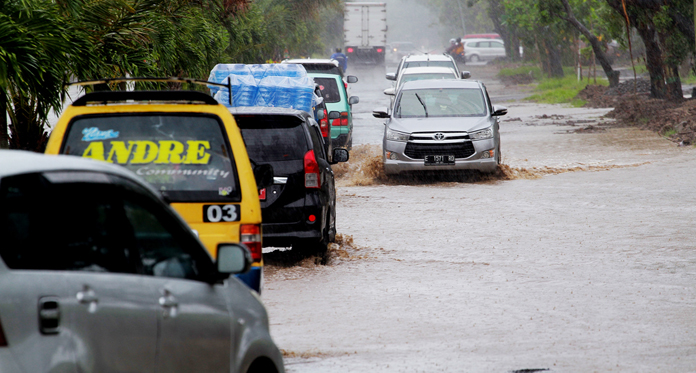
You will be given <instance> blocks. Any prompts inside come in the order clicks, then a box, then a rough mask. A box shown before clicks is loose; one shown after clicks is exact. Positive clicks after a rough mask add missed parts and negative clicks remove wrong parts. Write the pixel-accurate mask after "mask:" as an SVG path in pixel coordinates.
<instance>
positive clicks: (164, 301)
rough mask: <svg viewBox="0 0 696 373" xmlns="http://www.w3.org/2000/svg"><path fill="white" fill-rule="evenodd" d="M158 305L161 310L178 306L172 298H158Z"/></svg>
mask: <svg viewBox="0 0 696 373" xmlns="http://www.w3.org/2000/svg"><path fill="white" fill-rule="evenodd" d="M159 304H160V306H162V307H163V308H171V307H177V306H178V305H179V302H177V301H176V299H174V297H173V296H171V295H170V296H168V297H160V299H159Z"/></svg>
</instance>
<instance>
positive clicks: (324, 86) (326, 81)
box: [314, 78, 341, 103]
mask: <svg viewBox="0 0 696 373" xmlns="http://www.w3.org/2000/svg"><path fill="white" fill-rule="evenodd" d="M314 81H315V82H316V83H317V84H319V89H321V96H322V97H324V102H327V103H334V102H341V93H340V92H339V91H338V84H337V83H336V79H335V78H314Z"/></svg>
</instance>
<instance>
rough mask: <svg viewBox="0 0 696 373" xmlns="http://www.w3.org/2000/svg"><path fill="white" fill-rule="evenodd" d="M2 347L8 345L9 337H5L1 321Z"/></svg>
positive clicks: (0, 340) (0, 343) (0, 344)
mask: <svg viewBox="0 0 696 373" xmlns="http://www.w3.org/2000/svg"><path fill="white" fill-rule="evenodd" d="M0 347H7V338H5V331H4V330H2V324H1V323H0Z"/></svg>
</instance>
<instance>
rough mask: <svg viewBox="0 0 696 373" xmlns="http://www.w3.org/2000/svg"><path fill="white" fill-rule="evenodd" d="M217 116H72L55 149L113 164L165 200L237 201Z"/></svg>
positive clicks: (234, 172) (232, 170) (238, 195)
mask: <svg viewBox="0 0 696 373" xmlns="http://www.w3.org/2000/svg"><path fill="white" fill-rule="evenodd" d="M225 136H226V135H225V133H224V131H223V127H222V123H220V121H219V119H218V118H215V117H211V116H204V115H191V114H188V113H187V114H161V113H158V114H150V113H147V114H138V115H132V114H129V115H111V116H105V115H100V116H82V117H77V118H76V119H75V120H74V121H73V122H72V123H71V124H70V125H69V126H68V132H67V134H66V137H65V139H64V143H63V148H62V150H61V153H63V154H69V155H76V156H80V157H85V158H92V159H96V160H100V161H106V162H110V163H114V164H119V165H121V166H124V167H126V168H128V169H129V170H131V171H133V172H135V173H136V174H137V175H139V176H140V177H142V178H143V179H145V181H147V182H149V183H150V184H152V186H154V187H155V188H156V189H158V190H159V191H161V192H162V193H163V194H164V195H165V196H166V197H167V198H168V199H169V200H170V201H173V202H174V201H175V202H205V201H240V200H241V193H240V191H239V182H238V177H237V170H236V168H235V167H234V162H233V159H234V158H233V154H232V153H231V152H230V151H229V146H228V144H227V141H226V140H225V139H226V137H225Z"/></svg>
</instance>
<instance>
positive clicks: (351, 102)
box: [348, 96, 360, 105]
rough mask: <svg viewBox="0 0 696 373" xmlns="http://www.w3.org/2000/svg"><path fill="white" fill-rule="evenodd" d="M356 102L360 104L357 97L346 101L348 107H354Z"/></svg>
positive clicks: (351, 97)
mask: <svg viewBox="0 0 696 373" xmlns="http://www.w3.org/2000/svg"><path fill="white" fill-rule="evenodd" d="M358 102H360V98H359V97H358V96H350V98H349V99H348V105H355V104H357V103H358Z"/></svg>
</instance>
